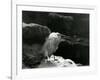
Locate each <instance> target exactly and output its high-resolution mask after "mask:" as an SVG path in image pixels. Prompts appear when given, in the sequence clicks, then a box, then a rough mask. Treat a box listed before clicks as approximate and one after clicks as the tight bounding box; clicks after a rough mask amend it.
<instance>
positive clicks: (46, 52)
mask: <svg viewBox="0 0 100 80" xmlns="http://www.w3.org/2000/svg"><path fill="white" fill-rule="evenodd" d="M45 56H46V59H45V63H47V62H48V61H50V58H49V56H48V51H45Z"/></svg>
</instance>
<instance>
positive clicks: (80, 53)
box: [22, 11, 89, 65]
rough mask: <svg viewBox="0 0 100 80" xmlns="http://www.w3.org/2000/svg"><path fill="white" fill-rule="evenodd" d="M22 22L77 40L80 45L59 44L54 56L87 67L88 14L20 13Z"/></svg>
mask: <svg viewBox="0 0 100 80" xmlns="http://www.w3.org/2000/svg"><path fill="white" fill-rule="evenodd" d="M22 22H24V23H27V24H28V23H36V24H40V25H43V26H47V27H48V28H50V30H51V31H52V32H60V33H62V34H65V35H68V36H71V37H75V38H76V39H79V40H80V44H73V45H72V44H68V43H65V42H62V43H60V45H59V49H58V50H57V51H56V52H55V53H54V55H57V56H62V57H63V58H65V59H72V60H73V61H75V62H76V63H80V64H82V65H89V14H78V13H58V12H34V11H22ZM26 36H27V35H26ZM33 40H34V39H32V41H33Z"/></svg>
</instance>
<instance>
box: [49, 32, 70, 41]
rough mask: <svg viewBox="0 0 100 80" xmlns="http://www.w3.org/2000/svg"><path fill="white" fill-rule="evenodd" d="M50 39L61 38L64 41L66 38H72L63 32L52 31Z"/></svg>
mask: <svg viewBox="0 0 100 80" xmlns="http://www.w3.org/2000/svg"><path fill="white" fill-rule="evenodd" d="M48 38H49V39H53V38H54V39H57V40H59V42H62V41H66V40H70V37H69V36H66V35H63V34H61V33H58V32H52V33H51V34H50V35H49V37H48Z"/></svg>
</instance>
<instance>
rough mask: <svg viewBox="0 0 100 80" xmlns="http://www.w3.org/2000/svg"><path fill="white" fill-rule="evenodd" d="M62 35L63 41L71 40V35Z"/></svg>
mask: <svg viewBox="0 0 100 80" xmlns="http://www.w3.org/2000/svg"><path fill="white" fill-rule="evenodd" d="M60 36H61V41H71V37H70V36H66V35H63V34H60Z"/></svg>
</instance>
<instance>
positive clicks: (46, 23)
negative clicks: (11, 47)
mask: <svg viewBox="0 0 100 80" xmlns="http://www.w3.org/2000/svg"><path fill="white" fill-rule="evenodd" d="M89 29H90V14H88V13H67V12H49V11H29V10H22V69H35V68H58V67H61V68H67V67H82V66H90V46H89V43H90V35H89V33H90V32H89Z"/></svg>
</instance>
